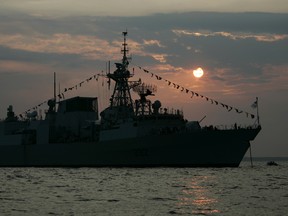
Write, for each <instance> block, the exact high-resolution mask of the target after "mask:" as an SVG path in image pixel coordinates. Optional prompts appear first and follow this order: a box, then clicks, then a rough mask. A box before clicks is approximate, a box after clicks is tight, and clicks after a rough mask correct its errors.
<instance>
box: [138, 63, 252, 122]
mask: <svg viewBox="0 0 288 216" xmlns="http://www.w3.org/2000/svg"><path fill="white" fill-rule="evenodd" d="M138 68H139V69H140V70H142V71H144V72H145V73H150V74H151V77H155V78H156V79H157V80H164V81H165V82H166V83H167V84H168V86H171V84H172V85H173V88H175V89H180V91H181V92H185V93H186V94H188V93H189V92H190V93H191V98H193V97H194V95H195V96H196V97H199V96H200V97H201V98H203V99H205V100H206V101H210V102H211V104H214V105H216V106H218V105H221V106H222V107H223V108H226V110H227V111H228V112H231V111H232V110H235V112H236V113H245V114H246V116H247V117H251V118H252V119H254V118H255V115H254V114H251V113H248V112H244V111H243V110H240V109H238V108H234V107H232V106H229V105H226V104H224V103H221V102H219V101H217V100H214V99H212V98H209V97H206V96H204V95H201V94H199V93H197V92H194V91H191V90H189V89H187V88H184V87H183V86H181V85H179V84H177V83H174V82H171V81H169V80H167V79H164V78H162V77H161V76H159V75H157V74H155V73H152V72H150V71H149V70H147V69H144V68H142V67H140V66H138ZM184 90H185V91H184ZM257 106H258V104H257V101H255V102H254V103H253V104H252V105H251V107H252V108H257Z"/></svg>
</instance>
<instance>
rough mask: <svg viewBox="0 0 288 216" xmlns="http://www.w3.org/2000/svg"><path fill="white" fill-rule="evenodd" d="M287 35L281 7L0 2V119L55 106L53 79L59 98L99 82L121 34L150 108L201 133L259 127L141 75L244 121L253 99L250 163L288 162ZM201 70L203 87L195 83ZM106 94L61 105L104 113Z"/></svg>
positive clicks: (102, 90)
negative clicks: (92, 105)
mask: <svg viewBox="0 0 288 216" xmlns="http://www.w3.org/2000/svg"><path fill="white" fill-rule="evenodd" d="M287 26H288V4H287V0H274V1H271V0H241V1H240V0H218V1H213V0H201V1H200V0H198V1H197V0H169V1H167V0H158V1H152V0H148V1H143V0H141V1H140V0H126V1H118V0H106V1H99V0H83V1H78V0H77V1H76V0H57V1H56V0H7V1H5V0H0V86H1V87H0V88H1V91H0V99H1V104H0V118H2V119H3V118H5V116H6V110H7V107H8V106H9V105H13V106H14V111H15V113H16V114H20V113H23V112H24V111H26V110H27V109H30V108H32V107H34V106H36V105H37V104H39V103H41V102H43V101H45V100H47V99H49V98H51V97H52V96H53V72H56V73H57V83H58V82H59V83H60V91H63V89H64V88H69V87H72V86H75V85H76V84H78V83H79V82H81V81H84V80H86V79H87V78H89V77H91V76H93V75H94V74H98V73H102V71H104V73H105V71H106V68H107V62H108V61H109V60H110V61H111V63H114V62H118V61H119V60H121V57H122V56H121V53H120V50H121V44H122V40H123V37H122V35H121V33H122V32H123V31H125V30H126V29H127V30H128V38H127V42H128V44H129V55H131V57H132V60H131V64H130V71H131V72H132V70H133V68H134V73H135V77H134V78H133V79H134V80H137V79H138V78H139V77H141V78H142V80H143V81H144V82H145V83H149V84H150V83H151V84H154V85H157V92H156V96H154V97H151V98H150V99H151V100H152V101H154V100H156V99H160V100H161V103H162V105H163V107H169V108H171V109H172V107H174V108H175V109H182V110H183V111H184V114H185V117H186V118H187V119H188V120H200V119H201V118H202V117H203V116H205V115H206V118H205V120H203V122H202V125H210V124H214V125H232V124H234V123H235V122H236V121H237V122H238V123H239V124H241V125H249V124H253V123H254V122H255V119H251V118H247V117H246V115H245V114H243V113H242V114H239V113H237V112H232V111H231V112H227V109H225V108H223V107H222V106H219V105H218V106H217V105H215V104H211V103H210V102H207V101H205V100H203V99H201V98H199V97H198V98H197V97H193V98H191V95H188V94H186V93H185V92H181V91H179V89H175V88H173V86H168V85H167V83H166V82H164V81H163V80H157V79H155V77H151V76H150V75H149V74H146V73H144V72H143V71H142V70H140V69H139V68H138V67H137V66H141V67H143V68H145V69H147V70H149V71H150V72H152V73H154V74H158V75H159V76H161V77H163V78H165V79H166V80H170V81H172V82H175V83H177V84H179V85H181V86H183V87H184V88H187V89H190V90H192V91H194V92H197V93H199V94H201V95H204V96H206V97H208V98H212V99H213V100H216V101H219V102H222V103H225V104H228V105H229V106H232V107H235V108H239V109H240V110H244V111H245V112H249V113H255V112H256V110H255V109H252V108H251V104H252V103H253V102H254V101H255V98H256V97H258V98H259V112H260V121H261V124H262V127H263V130H262V131H261V132H260V134H259V135H258V137H257V138H256V140H255V141H253V142H252V144H253V146H252V154H253V155H254V156H286V157H288V136H287V134H285V133H287V129H288V126H287V120H288V115H287V111H288V108H287V107H288V28H287ZM198 67H201V68H203V70H204V75H203V76H202V77H201V78H196V77H194V76H193V70H195V69H197V68H198ZM111 69H112V70H114V69H115V67H114V64H111ZM57 85H58V84H57ZM107 87H108V86H107V82H106V80H104V79H103V78H101V77H100V78H99V80H98V81H96V80H93V81H91V82H89V83H86V82H85V83H84V84H83V86H81V88H78V89H77V90H76V89H74V90H73V91H70V92H68V93H65V98H69V97H73V96H77V95H80V96H93V97H94V96H97V97H98V98H99V108H100V109H102V108H103V107H105V106H106V105H107V102H108V100H109V94H110V93H111V89H110V92H109V91H108V92H107ZM57 91H58V90H57ZM133 96H136V95H133ZM134 99H136V98H135V97H134ZM40 109H41V110H42V111H40ZM45 109H47V106H45V105H43V106H41V107H40V108H39V110H38V111H39V112H42V113H44V110H45Z"/></svg>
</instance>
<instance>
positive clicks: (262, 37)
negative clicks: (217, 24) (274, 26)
mask: <svg viewBox="0 0 288 216" xmlns="http://www.w3.org/2000/svg"><path fill="white" fill-rule="evenodd" d="M173 32H174V33H175V34H176V35H178V36H181V35H190V36H195V37H215V36H222V37H227V38H230V39H232V40H241V39H249V38H252V39H255V40H256V41H262V42H275V41H279V40H285V39H288V35H287V34H268V33H266V34H265V33H262V34H253V33H243V32H211V31H203V32H194V31H189V30H173Z"/></svg>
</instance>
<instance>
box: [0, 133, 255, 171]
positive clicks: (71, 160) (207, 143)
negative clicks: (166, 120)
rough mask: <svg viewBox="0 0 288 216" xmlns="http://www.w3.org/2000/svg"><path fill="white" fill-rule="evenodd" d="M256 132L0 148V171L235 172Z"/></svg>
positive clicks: (189, 134)
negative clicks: (189, 169) (219, 169)
mask: <svg viewBox="0 0 288 216" xmlns="http://www.w3.org/2000/svg"><path fill="white" fill-rule="evenodd" d="M259 131H260V128H258V129H242V130H211V131H203V130H201V131H195V132H182V133H175V134H166V135H157V136H156V135H155V136H149V137H140V138H139V137H138V138H129V139H122V140H117V141H105V142H95V143H92V142H91V143H55V144H51V143H50V144H37V145H2V146H0V166H10V167H12V166H28V167H29V166H35V167H37V166H40V167H161V166H162V167H165V166H166V167H237V166H239V164H240V162H241V161H242V159H243V157H244V155H245V153H246V152H247V150H248V148H249V147H250V141H251V140H253V139H254V138H255V137H256V135H257V134H258V132H259Z"/></svg>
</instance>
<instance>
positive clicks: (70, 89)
mask: <svg viewBox="0 0 288 216" xmlns="http://www.w3.org/2000/svg"><path fill="white" fill-rule="evenodd" d="M99 76H104V75H103V73H102V74H100V73H98V74H94V75H93V76H91V77H89V78H87V79H85V80H83V81H81V82H80V83H78V84H76V85H74V86H72V87H70V88H64V91H63V92H61V93H59V94H58V95H57V97H58V99H65V94H64V93H67V92H68V91H72V90H74V89H76V90H77V88H80V87H82V85H83V84H84V83H85V82H86V83H87V82H89V81H91V80H92V79H95V80H96V81H98V78H99ZM50 100H53V99H50ZM48 101H49V100H46V101H43V102H42V103H40V104H38V105H37V106H34V107H32V108H30V109H27V110H26V111H24V112H22V113H21V114H19V117H21V118H23V115H27V114H28V113H29V112H30V111H32V110H37V109H38V107H40V106H42V105H43V104H47V103H48Z"/></svg>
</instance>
